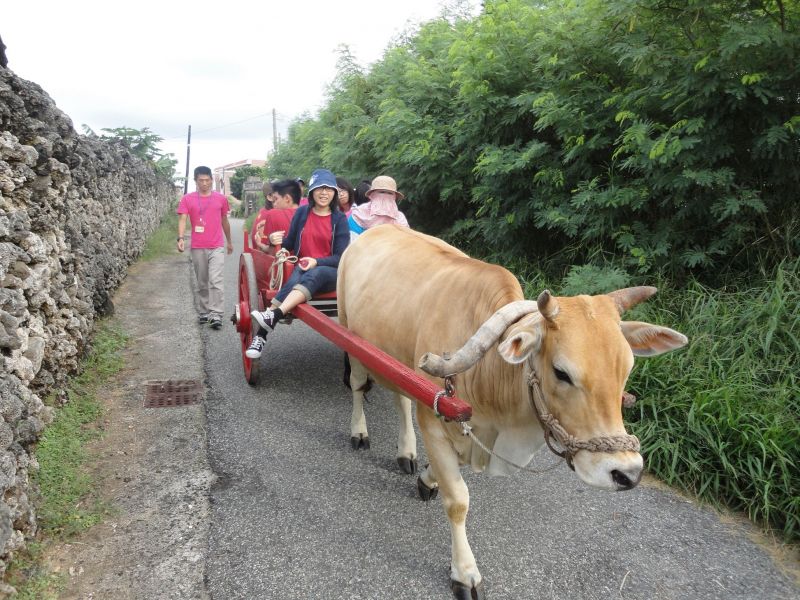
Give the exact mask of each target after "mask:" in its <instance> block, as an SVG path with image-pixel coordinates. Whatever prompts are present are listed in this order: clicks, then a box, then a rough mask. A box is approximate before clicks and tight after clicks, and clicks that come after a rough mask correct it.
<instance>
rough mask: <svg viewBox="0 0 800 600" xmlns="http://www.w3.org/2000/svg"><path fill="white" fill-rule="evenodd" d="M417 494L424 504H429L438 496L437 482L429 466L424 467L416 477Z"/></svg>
mask: <svg viewBox="0 0 800 600" xmlns="http://www.w3.org/2000/svg"><path fill="white" fill-rule="evenodd" d="M417 492H419V497H420V498H421V499H422V500H424V501H425V502H429V501H430V500H433V499H434V498H436V496H438V495H439V482H438V481H436V476H435V475H434V474H433V469H431V466H430V465H428V466H426V467H425V468H424V469H423V470H422V473H420V474H419V477H417Z"/></svg>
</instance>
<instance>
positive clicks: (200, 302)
mask: <svg viewBox="0 0 800 600" xmlns="http://www.w3.org/2000/svg"><path fill="white" fill-rule="evenodd" d="M191 257H192V266H193V267H194V274H195V279H197V289H196V290H195V294H196V297H197V310H198V312H199V313H200V317H201V318H202V317H203V316H206V317H207V316H208V256H207V254H206V250H205V249H204V248H192V250H191Z"/></svg>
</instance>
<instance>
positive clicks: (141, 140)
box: [83, 125, 178, 179]
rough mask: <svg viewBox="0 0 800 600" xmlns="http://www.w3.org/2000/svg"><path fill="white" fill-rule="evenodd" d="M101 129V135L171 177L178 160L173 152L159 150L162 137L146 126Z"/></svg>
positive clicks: (90, 130)
mask: <svg viewBox="0 0 800 600" xmlns="http://www.w3.org/2000/svg"><path fill="white" fill-rule="evenodd" d="M83 130H84V133H86V134H87V135H94V131H92V129H91V128H90V127H88V126H87V125H84V126H83ZM102 131H104V132H106V133H105V134H104V135H103V137H107V138H112V139H115V140H119V141H120V142H122V143H123V144H124V145H125V146H126V147H127V148H128V149H129V150H130V151H131V152H133V154H135V155H136V156H138V157H139V158H141V159H143V160H145V161H147V162H148V163H150V164H151V165H152V166H153V169H155V171H156V173H158V174H159V175H161V176H163V177H167V178H169V179H172V178H173V176H174V174H175V165H177V164H178V161H177V159H175V157H174V155H173V154H171V153H168V154H164V153H163V152H161V150H160V149H159V147H158V144H159V143H161V142H162V141H163V138H162V137H161V136H159V135H157V134H155V133H153V132H152V131H150V129H149V128H148V127H144V128H143V129H134V128H132V127H114V128H105V127H104V128H103V129H102Z"/></svg>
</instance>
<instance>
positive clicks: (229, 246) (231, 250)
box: [225, 240, 233, 254]
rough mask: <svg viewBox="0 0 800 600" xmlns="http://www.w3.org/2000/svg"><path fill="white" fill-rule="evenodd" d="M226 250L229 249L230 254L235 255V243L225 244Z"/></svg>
mask: <svg viewBox="0 0 800 600" xmlns="http://www.w3.org/2000/svg"><path fill="white" fill-rule="evenodd" d="M225 248H226V249H227V251H228V254H233V242H232V241H230V240H228V242H227V243H226V244H225Z"/></svg>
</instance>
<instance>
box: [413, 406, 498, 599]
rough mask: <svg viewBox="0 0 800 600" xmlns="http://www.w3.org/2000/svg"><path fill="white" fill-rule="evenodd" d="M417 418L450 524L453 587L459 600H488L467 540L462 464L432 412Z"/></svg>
mask: <svg viewBox="0 0 800 600" xmlns="http://www.w3.org/2000/svg"><path fill="white" fill-rule="evenodd" d="M417 417H418V420H419V424H420V429H421V430H422V437H423V440H424V441H425V449H426V451H427V453H428V458H429V459H430V461H431V468H432V470H433V473H434V474H435V476H436V480H438V482H439V490H440V491H441V495H442V505H443V506H444V510H445V513H446V514H447V520H448V521H449V522H450V588H451V589H452V590H453V595H454V596H455V597H456V598H458V600H485V598H486V594H485V592H484V586H483V577H482V576H481V573H480V571H478V565H477V563H476V562H475V556H474V555H473V554H472V548H470V545H469V541H468V540H467V528H466V523H467V513H468V512H469V490H468V489H467V484H466V483H464V479H463V478H462V477H461V468H460V462H461V461H460V460H459V457H458V454H457V452H456V450H455V447H454V446H453V444H452V443H451V442H450V440H449V439H448V438H447V435H446V433H445V430H444V425H443V424H442V423H441V422H439V421H438V420H437V419H436V417H434V416H433V412H432V411H430V410H427V409H426V410H419V411H418V414H417Z"/></svg>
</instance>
